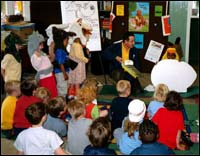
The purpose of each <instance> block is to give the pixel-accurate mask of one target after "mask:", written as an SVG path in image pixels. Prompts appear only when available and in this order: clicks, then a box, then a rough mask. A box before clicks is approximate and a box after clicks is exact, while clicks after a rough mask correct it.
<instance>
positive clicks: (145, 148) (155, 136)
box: [1, 78, 187, 155]
mask: <svg viewBox="0 0 200 156" xmlns="http://www.w3.org/2000/svg"><path fill="white" fill-rule="evenodd" d="M116 88H117V91H118V93H119V96H118V97H115V98H114V99H113V100H112V103H111V106H110V108H109V109H101V108H100V107H98V105H97V99H96V98H97V81H96V79H93V78H91V79H86V80H85V81H84V83H83V85H82V86H81V88H80V90H79V92H78V94H77V98H76V99H73V100H70V101H66V99H65V98H64V97H62V96H57V97H53V98H51V93H50V92H49V90H48V89H47V88H45V87H38V84H37V81H36V80H35V79H32V78H27V79H25V80H24V81H22V82H21V83H20V82H19V81H9V82H6V83H5V90H6V92H7V97H6V98H5V99H4V101H3V103H2V106H1V134H3V135H4V136H6V137H7V138H9V139H15V142H14V146H15V148H16V149H17V151H18V153H19V154H42V155H43V154H44V155H48V154H56V155H57V154H76V155H80V154H84V155H102V154H108V155H115V154H117V153H116V151H114V150H113V149H109V148H108V146H107V145H108V144H109V143H110V141H111V140H112V139H113V138H114V139H115V140H116V142H117V145H118V147H119V150H120V153H122V154H132V155H134V154H167V155H168V154H174V153H173V150H174V149H179V150H186V149H187V146H186V145H185V144H184V143H182V140H181V131H183V130H184V129H185V127H184V119H183V115H182V112H181V109H182V106H183V101H182V97H181V96H180V94H179V93H177V92H175V91H169V89H168V87H167V86H166V85H165V84H159V85H158V86H156V88H155V92H154V96H153V97H154V100H153V101H151V102H150V103H149V105H148V107H147V108H146V105H145V103H144V102H143V101H142V100H140V99H132V98H130V97H129V95H130V92H131V85H130V82H129V81H127V80H120V81H118V83H117V85H116ZM69 115H70V117H71V119H68V120H66V116H69Z"/></svg>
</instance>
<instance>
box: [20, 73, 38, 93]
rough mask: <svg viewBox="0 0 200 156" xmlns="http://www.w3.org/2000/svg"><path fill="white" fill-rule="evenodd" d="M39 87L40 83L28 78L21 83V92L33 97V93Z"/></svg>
mask: <svg viewBox="0 0 200 156" xmlns="http://www.w3.org/2000/svg"><path fill="white" fill-rule="evenodd" d="M37 87H38V82H37V80H35V79H34V78H31V77H30V78H27V79H25V80H23V81H22V83H21V86H20V88H21V92H22V94H23V95H26V96H32V95H33V91H34V90H36V88H37Z"/></svg>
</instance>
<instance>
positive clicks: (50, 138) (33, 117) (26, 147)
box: [14, 102, 70, 155]
mask: <svg viewBox="0 0 200 156" xmlns="http://www.w3.org/2000/svg"><path fill="white" fill-rule="evenodd" d="M25 116H26V119H27V120H28V122H29V123H30V124H31V127H30V128H28V129H26V130H24V131H23V132H21V133H20V134H19V135H18V136H17V139H16V140H15V142H14V146H15V148H16V149H17V151H18V154H20V155H67V154H68V155H69V154H70V153H66V152H65V151H64V150H63V149H62V148H61V147H60V146H61V145H62V144H63V141H62V139H61V138H60V137H59V136H58V135H57V134H56V133H55V132H54V131H50V130H47V129H44V128H43V127H42V124H43V123H44V121H45V120H46V110H45V104H44V103H41V102H38V103H33V104H32V105H30V106H28V107H27V108H26V110H25Z"/></svg>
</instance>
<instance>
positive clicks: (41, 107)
mask: <svg viewBox="0 0 200 156" xmlns="http://www.w3.org/2000/svg"><path fill="white" fill-rule="evenodd" d="M45 114H46V109H45V104H44V103H42V102H36V103H33V104H31V105H29V106H28V107H27V108H26V109H25V117H26V119H27V120H28V122H29V123H30V124H32V125H37V124H39V123H40V122H41V120H42V117H43V116H44V115H45Z"/></svg>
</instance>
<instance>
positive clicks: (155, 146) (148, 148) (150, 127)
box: [131, 119, 174, 155]
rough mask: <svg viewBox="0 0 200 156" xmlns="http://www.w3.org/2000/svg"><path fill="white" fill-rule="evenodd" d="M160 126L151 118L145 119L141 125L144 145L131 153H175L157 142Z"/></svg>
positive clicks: (141, 136)
mask: <svg viewBox="0 0 200 156" xmlns="http://www.w3.org/2000/svg"><path fill="white" fill-rule="evenodd" d="M158 136H159V134H158V127H157V126H156V125H155V124H154V123H153V122H152V121H151V120H148V119H147V120H144V121H143V122H142V123H141V124H140V126H139V138H140V140H141V141H142V145H141V146H140V147H137V148H136V149H134V150H133V151H132V152H131V155H174V152H173V151H172V150H171V149H169V148H168V147H167V146H166V145H164V144H161V143H159V142H157V138H158Z"/></svg>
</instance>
